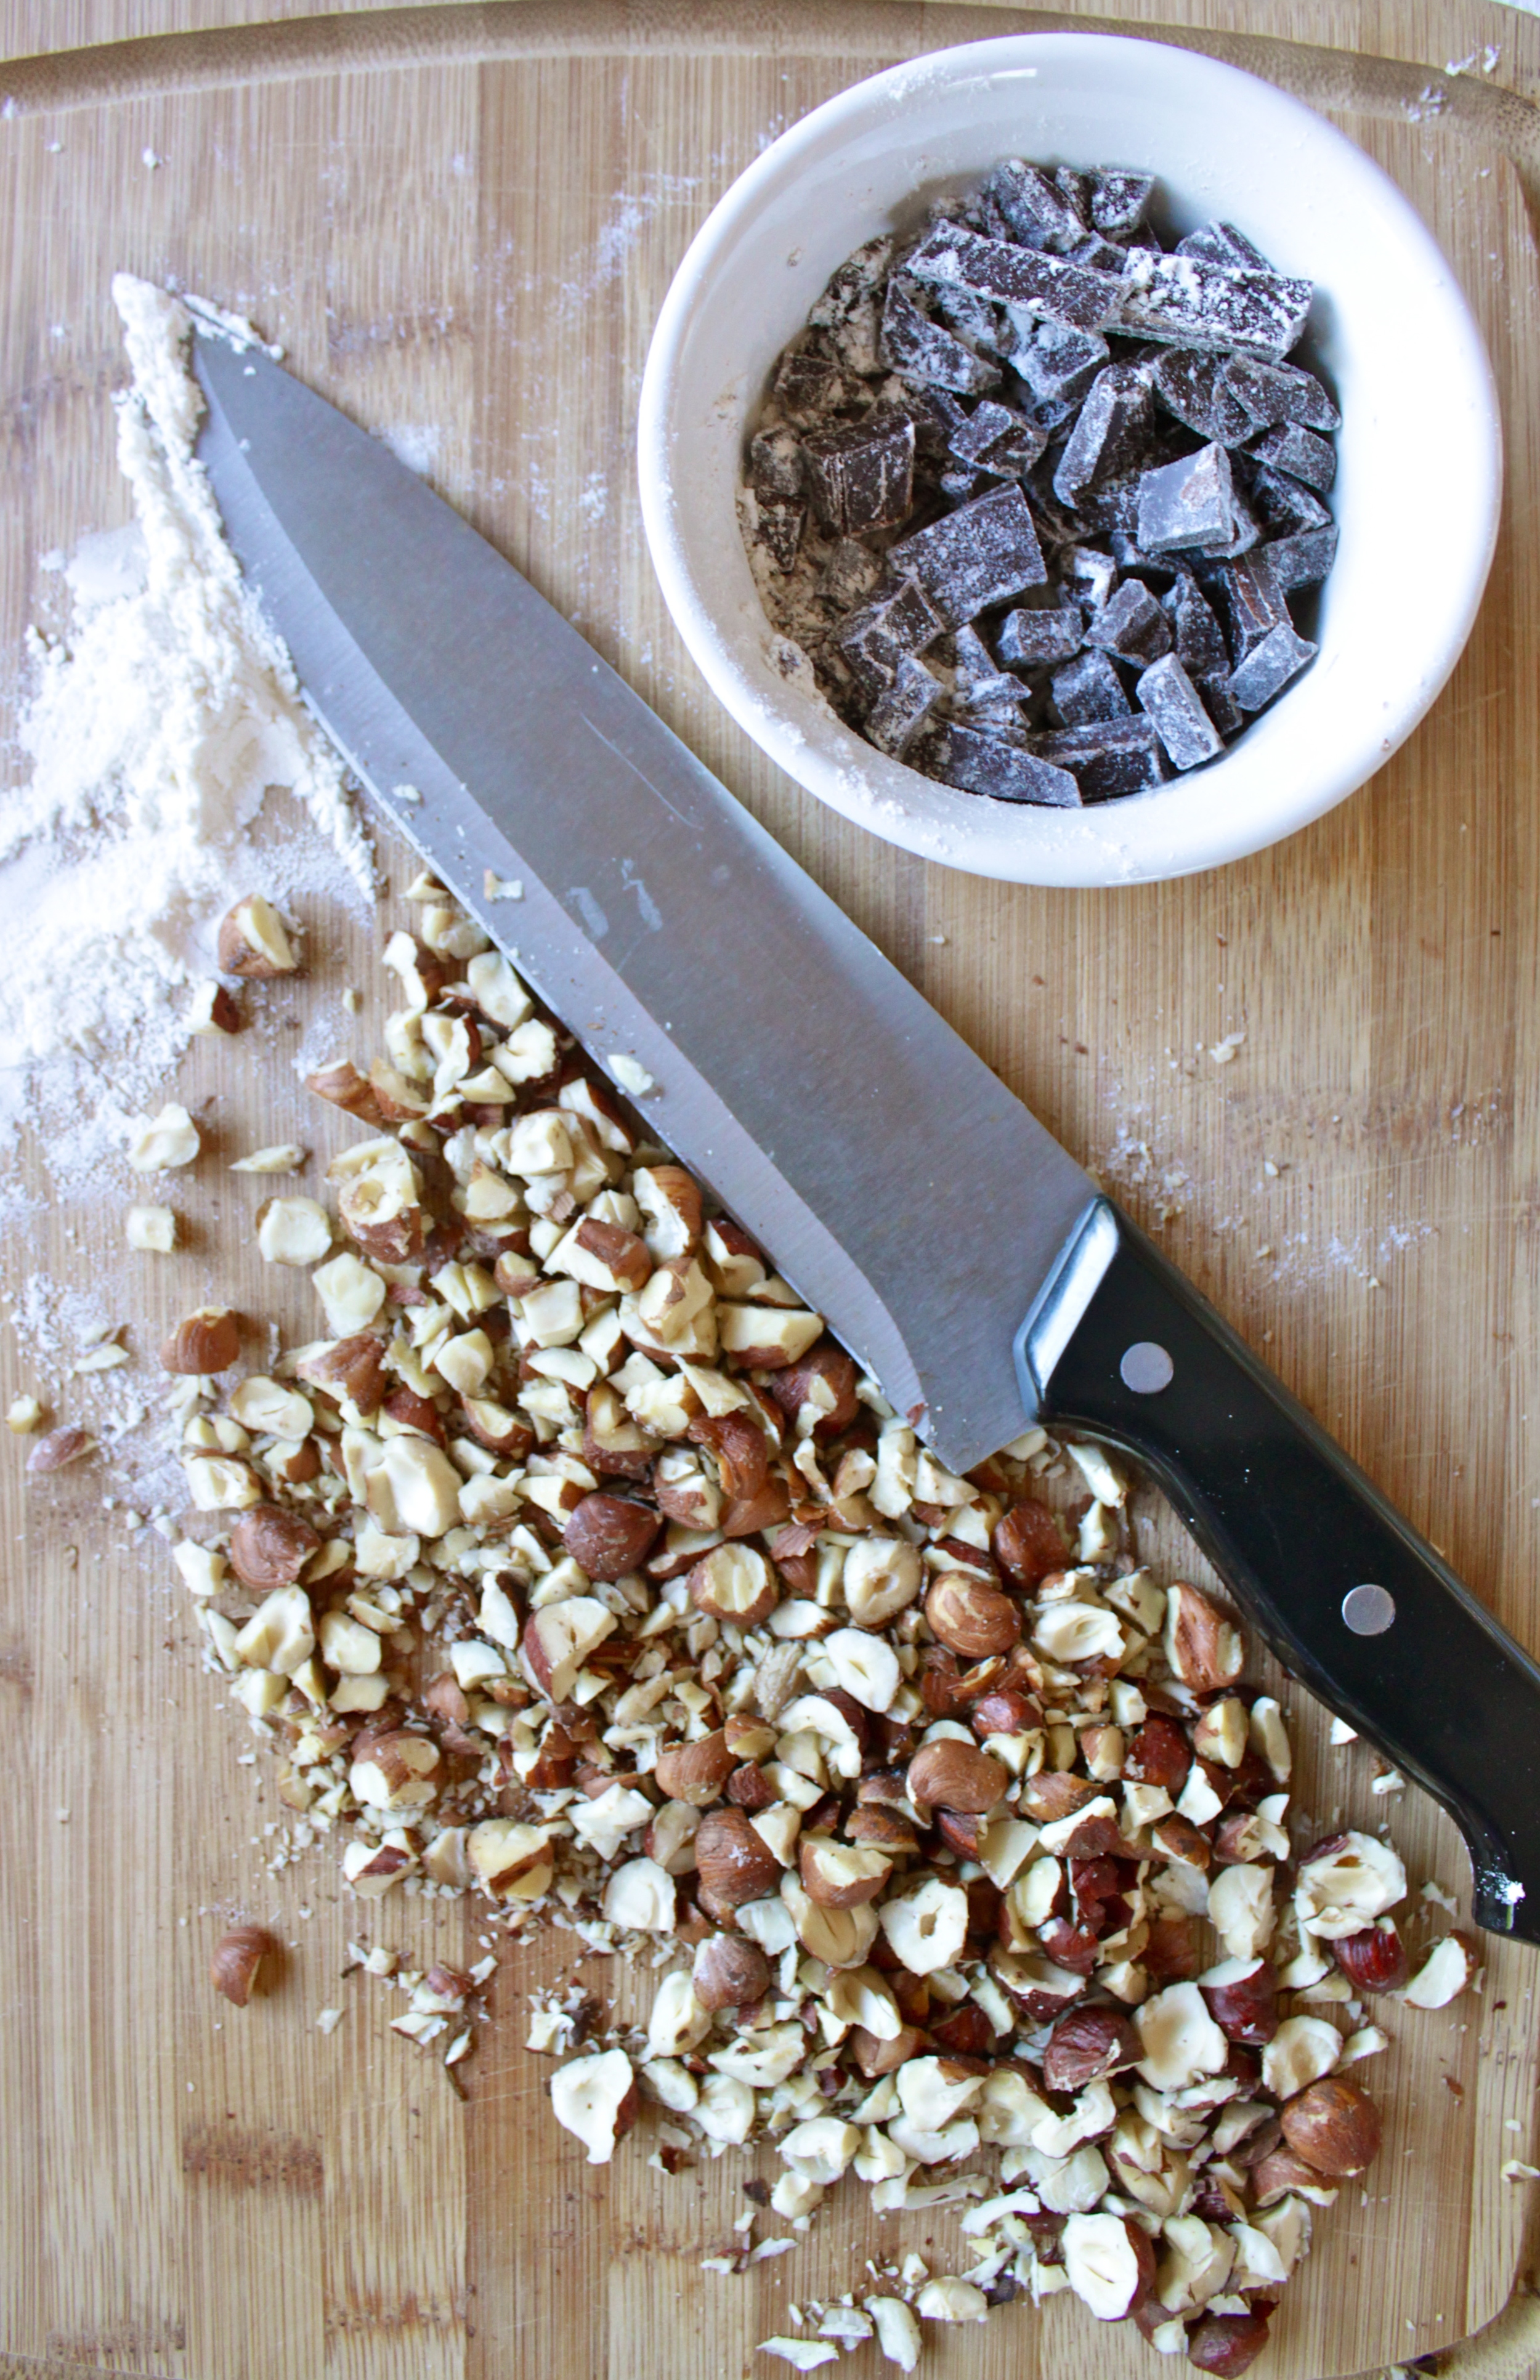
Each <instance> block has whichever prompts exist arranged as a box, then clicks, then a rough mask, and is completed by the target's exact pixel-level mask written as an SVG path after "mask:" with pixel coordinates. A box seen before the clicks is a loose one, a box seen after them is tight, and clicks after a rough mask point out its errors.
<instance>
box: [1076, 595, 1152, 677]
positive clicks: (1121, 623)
mask: <svg viewBox="0 0 1540 2380" xmlns="http://www.w3.org/2000/svg"><path fill="white" fill-rule="evenodd" d="M1085 641H1086V643H1087V644H1088V645H1099V646H1100V648H1101V650H1102V651H1103V652H1108V653H1116V654H1117V655H1118V658H1119V659H1120V661H1125V662H1146V664H1147V663H1148V662H1154V661H1158V660H1159V658H1160V656H1161V654H1162V653H1169V652H1170V649H1171V624H1170V621H1169V620H1168V619H1167V617H1166V614H1165V613H1164V612H1163V611H1162V610H1161V608H1160V606H1159V604H1158V602H1157V601H1156V600H1155V597H1154V596H1153V595H1152V594H1151V593H1150V591H1149V589H1148V588H1147V587H1146V586H1144V585H1143V584H1142V583H1141V581H1140V580H1139V579H1137V578H1125V579H1124V580H1123V583H1122V586H1121V587H1120V588H1119V589H1118V591H1117V593H1116V594H1115V595H1114V596H1113V597H1112V598H1111V600H1110V601H1109V602H1106V603H1104V604H1103V605H1102V607H1101V610H1100V611H1099V612H1097V613H1094V614H1093V616H1092V619H1091V621H1090V624H1089V625H1088V626H1087V628H1086V630H1085Z"/></svg>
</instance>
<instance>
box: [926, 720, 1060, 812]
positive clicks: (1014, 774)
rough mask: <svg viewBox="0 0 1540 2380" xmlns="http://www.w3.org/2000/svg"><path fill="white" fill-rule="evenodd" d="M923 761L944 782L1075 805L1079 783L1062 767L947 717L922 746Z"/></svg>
mask: <svg viewBox="0 0 1540 2380" xmlns="http://www.w3.org/2000/svg"><path fill="white" fill-rule="evenodd" d="M925 760H926V766H927V768H928V771H929V773H930V775H931V776H933V777H940V781H941V783H942V784H944V785H957V786H959V787H960V788H961V789H962V790H963V792H964V793H968V794H986V795H988V796H989V797H990V798H991V799H992V800H994V801H997V802H1037V803H1039V804H1041V805H1043V806H1044V807H1048V808H1050V809H1078V808H1079V807H1080V787H1079V785H1078V783H1076V781H1075V779H1074V778H1073V776H1072V775H1071V774H1070V772H1069V771H1067V770H1065V769H1060V768H1055V767H1053V766H1052V765H1051V764H1050V763H1049V762H1048V761H1045V760H1040V759H1038V758H1037V755H1036V754H1035V753H1032V752H1028V751H1025V750H1024V749H1023V748H1022V747H1020V746H1018V745H1015V744H1007V743H1005V742H1003V741H1002V740H1001V738H1000V736H998V735H982V734H980V732H979V731H978V729H977V728H976V727H963V726H960V725H959V724H958V722H956V721H955V720H948V721H947V722H946V723H945V725H944V726H940V727H938V728H937V729H936V730H935V731H934V733H933V735H931V736H930V738H929V739H928V742H927V744H926V747H925Z"/></svg>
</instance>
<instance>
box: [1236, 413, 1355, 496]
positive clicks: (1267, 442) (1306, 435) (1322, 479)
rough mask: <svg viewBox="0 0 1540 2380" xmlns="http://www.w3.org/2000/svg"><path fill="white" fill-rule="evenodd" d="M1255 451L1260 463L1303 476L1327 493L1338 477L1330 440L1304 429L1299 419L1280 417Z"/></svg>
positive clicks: (1298, 476) (1293, 474) (1294, 475)
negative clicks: (1298, 421) (1280, 419)
mask: <svg viewBox="0 0 1540 2380" xmlns="http://www.w3.org/2000/svg"><path fill="white" fill-rule="evenodd" d="M1251 451H1252V453H1253V454H1254V455H1255V457H1256V459H1257V461H1258V462H1259V463H1267V464H1269V465H1270V466H1271V467H1272V468H1273V469H1274V470H1275V471H1287V473H1288V474H1289V477H1290V478H1291V480H1304V483H1305V485H1306V487H1310V488H1315V489H1316V491H1317V492H1319V493H1320V494H1321V495H1323V496H1324V495H1325V494H1326V492H1327V491H1328V488H1329V487H1330V485H1331V483H1332V481H1333V480H1334V479H1335V478H1336V477H1337V455H1336V453H1335V450H1334V449H1333V447H1332V445H1331V443H1330V442H1329V440H1328V439H1325V438H1317V437H1316V432H1315V431H1313V430H1302V429H1301V428H1300V427H1299V425H1298V423H1297V422H1293V421H1280V422H1279V423H1278V424H1277V425H1276V427H1275V428H1273V429H1271V430H1265V431H1263V432H1262V435H1261V437H1260V438H1258V439H1257V441H1256V442H1255V445H1254V446H1253V447H1252V450H1251Z"/></svg>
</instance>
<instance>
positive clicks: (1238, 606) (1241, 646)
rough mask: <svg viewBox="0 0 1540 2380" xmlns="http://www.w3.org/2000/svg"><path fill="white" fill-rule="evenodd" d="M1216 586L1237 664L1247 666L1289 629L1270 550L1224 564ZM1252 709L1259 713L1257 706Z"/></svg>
mask: <svg viewBox="0 0 1540 2380" xmlns="http://www.w3.org/2000/svg"><path fill="white" fill-rule="evenodd" d="M1214 584H1215V586H1216V587H1217V588H1218V589H1219V600H1220V601H1221V602H1222V603H1223V605H1224V607H1225V613H1226V617H1227V619H1228V622H1229V626H1230V650H1231V654H1232V655H1233V657H1234V659H1235V661H1236V662H1243V661H1244V660H1245V658H1246V655H1247V654H1248V653H1249V652H1252V651H1254V650H1255V648H1256V646H1258V645H1259V644H1260V643H1261V642H1262V639H1263V637H1269V636H1271V634H1272V632H1273V630H1274V629H1275V628H1278V627H1287V625H1288V623H1289V613H1288V608H1287V606H1286V605H1285V603H1284V601H1283V598H1282V596H1281V595H1280V594H1279V590H1278V583H1277V581H1276V579H1275V578H1274V577H1273V574H1272V571H1271V570H1270V568H1269V567H1268V564H1267V547H1266V546H1261V547H1259V548H1258V549H1257V550H1256V552H1255V553H1244V554H1243V555H1242V556H1241V559H1240V560H1239V562H1225V563H1221V564H1220V565H1219V569H1218V570H1216V572H1215V573H1214ZM1236 699H1237V700H1239V699H1240V698H1239V696H1237V698H1236ZM1248 708H1249V709H1253V710H1255V704H1251V705H1248Z"/></svg>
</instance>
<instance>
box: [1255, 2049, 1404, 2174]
mask: <svg viewBox="0 0 1540 2380" xmlns="http://www.w3.org/2000/svg"><path fill="white" fill-rule="evenodd" d="M1279 2123H1280V2124H1281V2125H1282V2126H1283V2137H1284V2139H1285V2140H1286V2141H1287V2142H1288V2143H1289V2146H1290V2147H1291V2149H1292V2150H1293V2152H1294V2155H1296V2156H1302V2157H1304V2161H1305V2163H1306V2164H1307V2165H1312V2166H1314V2167H1315V2168H1316V2172H1317V2173H1324V2174H1328V2175H1329V2176H1330V2177H1331V2179H1332V2180H1337V2179H1339V2178H1340V2176H1343V2175H1346V2174H1352V2173H1362V2172H1363V2170H1364V2167H1365V2166H1368V2165H1372V2164H1373V2163H1374V2161H1375V2158H1376V2156H1377V2155H1378V2154H1379V2143H1380V2140H1381V2137H1382V2135H1383V2131H1384V2126H1383V2124H1382V2122H1381V2120H1380V2113H1379V2109H1378V2108H1377V2107H1376V2106H1375V2103H1374V2101H1373V2100H1372V2099H1371V2098H1370V2096H1369V2095H1368V2093H1367V2092H1366V2091H1361V2090H1360V2089H1359V2087H1358V2085H1357V2083H1350V2082H1349V2081H1348V2080H1347V2079H1346V2077H1345V2076H1343V2075H1340V2074H1323V2075H1322V2076H1321V2077H1320V2079H1319V2081H1318V2082H1315V2083H1307V2084H1306V2086H1305V2088H1304V2090H1303V2091H1296V2092H1295V2094H1294V2095H1293V2097H1292V2098H1291V2099H1287V2100H1285V2102H1284V2104H1283V2107H1281V2109H1280V2110H1279Z"/></svg>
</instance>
